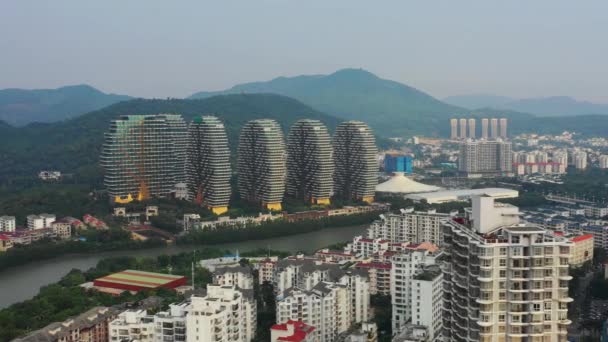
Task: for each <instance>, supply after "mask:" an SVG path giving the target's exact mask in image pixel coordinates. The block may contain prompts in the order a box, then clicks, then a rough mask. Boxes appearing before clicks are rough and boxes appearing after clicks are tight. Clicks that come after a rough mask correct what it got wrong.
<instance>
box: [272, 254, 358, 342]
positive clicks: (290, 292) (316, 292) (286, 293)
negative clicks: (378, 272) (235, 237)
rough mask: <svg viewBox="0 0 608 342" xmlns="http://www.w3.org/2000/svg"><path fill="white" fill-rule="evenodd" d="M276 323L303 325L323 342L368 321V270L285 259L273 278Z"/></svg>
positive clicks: (315, 261) (306, 260)
mask: <svg viewBox="0 0 608 342" xmlns="http://www.w3.org/2000/svg"><path fill="white" fill-rule="evenodd" d="M274 284H275V291H276V292H277V294H278V295H277V309H276V310H277V323H280V324H282V323H285V322H287V321H288V320H294V321H303V322H304V323H306V324H309V325H311V326H313V327H315V328H316V330H315V331H316V334H317V335H316V336H317V337H318V338H319V340H320V341H321V342H331V341H333V339H334V338H335V336H336V335H337V334H339V333H341V332H344V331H346V330H348V329H349V328H350V327H351V326H352V325H353V324H355V323H364V322H366V321H368V320H369V305H370V304H369V300H370V298H369V295H370V282H369V278H368V273H367V271H366V270H353V271H344V270H342V269H341V268H340V267H339V265H338V264H327V263H323V262H320V261H318V260H314V259H305V258H296V259H284V260H280V261H279V262H278V263H277V267H276V268H275V274H274Z"/></svg>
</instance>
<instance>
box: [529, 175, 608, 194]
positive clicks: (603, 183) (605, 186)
mask: <svg viewBox="0 0 608 342" xmlns="http://www.w3.org/2000/svg"><path fill="white" fill-rule="evenodd" d="M563 182H564V184H552V183H542V184H529V183H524V184H522V188H523V191H528V192H536V193H539V194H547V193H554V194H558V193H559V194H566V195H576V196H578V197H586V198H587V199H589V200H595V201H599V200H605V201H608V170H604V169H599V168H595V167H591V168H588V169H587V170H584V171H581V170H574V169H568V173H567V174H566V175H564V177H563ZM523 191H522V192H523Z"/></svg>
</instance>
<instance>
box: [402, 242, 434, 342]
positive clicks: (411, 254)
mask: <svg viewBox="0 0 608 342" xmlns="http://www.w3.org/2000/svg"><path fill="white" fill-rule="evenodd" d="M439 255H440V254H438V253H435V254H433V253H429V252H427V251H424V250H417V251H404V252H403V253H400V254H396V255H394V256H393V258H392V264H393V265H392V268H391V287H390V289H391V304H392V306H393V316H392V326H393V333H395V334H396V333H397V332H398V331H400V330H401V329H402V328H403V327H404V326H405V325H406V324H407V323H409V322H410V321H412V318H413V317H418V319H419V320H424V319H422V318H420V313H419V312H416V315H414V314H413V311H412V310H413V307H414V305H415V303H414V302H415V301H416V302H419V301H420V300H422V302H423V304H424V305H428V304H430V303H433V301H432V299H433V297H432V296H430V297H428V298H420V297H419V296H420V295H421V294H420V293H416V294H415V295H414V290H415V289H416V288H415V287H414V284H413V281H414V277H415V276H416V275H418V274H420V273H422V272H423V271H424V269H425V267H427V266H429V265H436V262H437V257H438V256H439ZM425 323H427V324H430V325H429V327H432V326H433V322H425Z"/></svg>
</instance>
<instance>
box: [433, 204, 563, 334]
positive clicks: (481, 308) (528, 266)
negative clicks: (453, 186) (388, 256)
mask: <svg viewBox="0 0 608 342" xmlns="http://www.w3.org/2000/svg"><path fill="white" fill-rule="evenodd" d="M466 213H467V215H466V217H463V218H459V219H454V220H449V221H447V222H446V223H445V225H444V241H445V244H446V249H445V253H446V254H447V257H446V258H445V263H444V265H443V267H444V269H443V271H444V297H443V308H444V310H443V326H444V329H443V336H444V341H481V342H498V341H543V342H544V341H551V342H562V341H563V342H565V341H567V334H568V332H567V328H568V325H569V324H570V323H571V321H570V320H569V319H568V303H570V302H572V298H570V297H568V282H569V281H570V279H572V278H571V277H570V276H569V274H568V261H569V258H570V250H571V248H572V244H573V243H572V242H570V241H568V240H567V239H565V238H563V237H559V236H555V235H554V234H553V233H552V232H550V231H547V230H545V229H543V228H540V227H536V226H531V225H524V224H520V223H517V222H518V216H517V208H516V207H514V206H511V205H508V204H502V203H494V200H493V199H492V198H478V199H474V201H473V208H472V209H467V211H466Z"/></svg>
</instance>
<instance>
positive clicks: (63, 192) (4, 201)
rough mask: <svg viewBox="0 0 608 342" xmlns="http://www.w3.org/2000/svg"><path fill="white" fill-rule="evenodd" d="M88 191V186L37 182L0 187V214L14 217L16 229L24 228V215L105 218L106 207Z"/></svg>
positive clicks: (105, 204)
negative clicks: (88, 215) (18, 227)
mask: <svg viewBox="0 0 608 342" xmlns="http://www.w3.org/2000/svg"><path fill="white" fill-rule="evenodd" d="M91 189H92V187H91V186H89V185H80V184H66V183H39V182H36V183H31V184H22V185H11V186H5V187H3V188H1V187H0V215H11V216H15V217H16V218H17V225H18V226H22V225H25V220H26V216H27V215H30V214H40V213H53V214H56V215H57V217H64V216H73V217H76V218H79V219H82V216H83V215H84V214H90V215H93V216H95V217H98V218H100V219H106V217H108V216H109V214H110V212H111V209H110V204H109V202H108V200H107V199H106V198H98V197H97V196H96V195H95V193H94V192H93V190H91Z"/></svg>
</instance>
